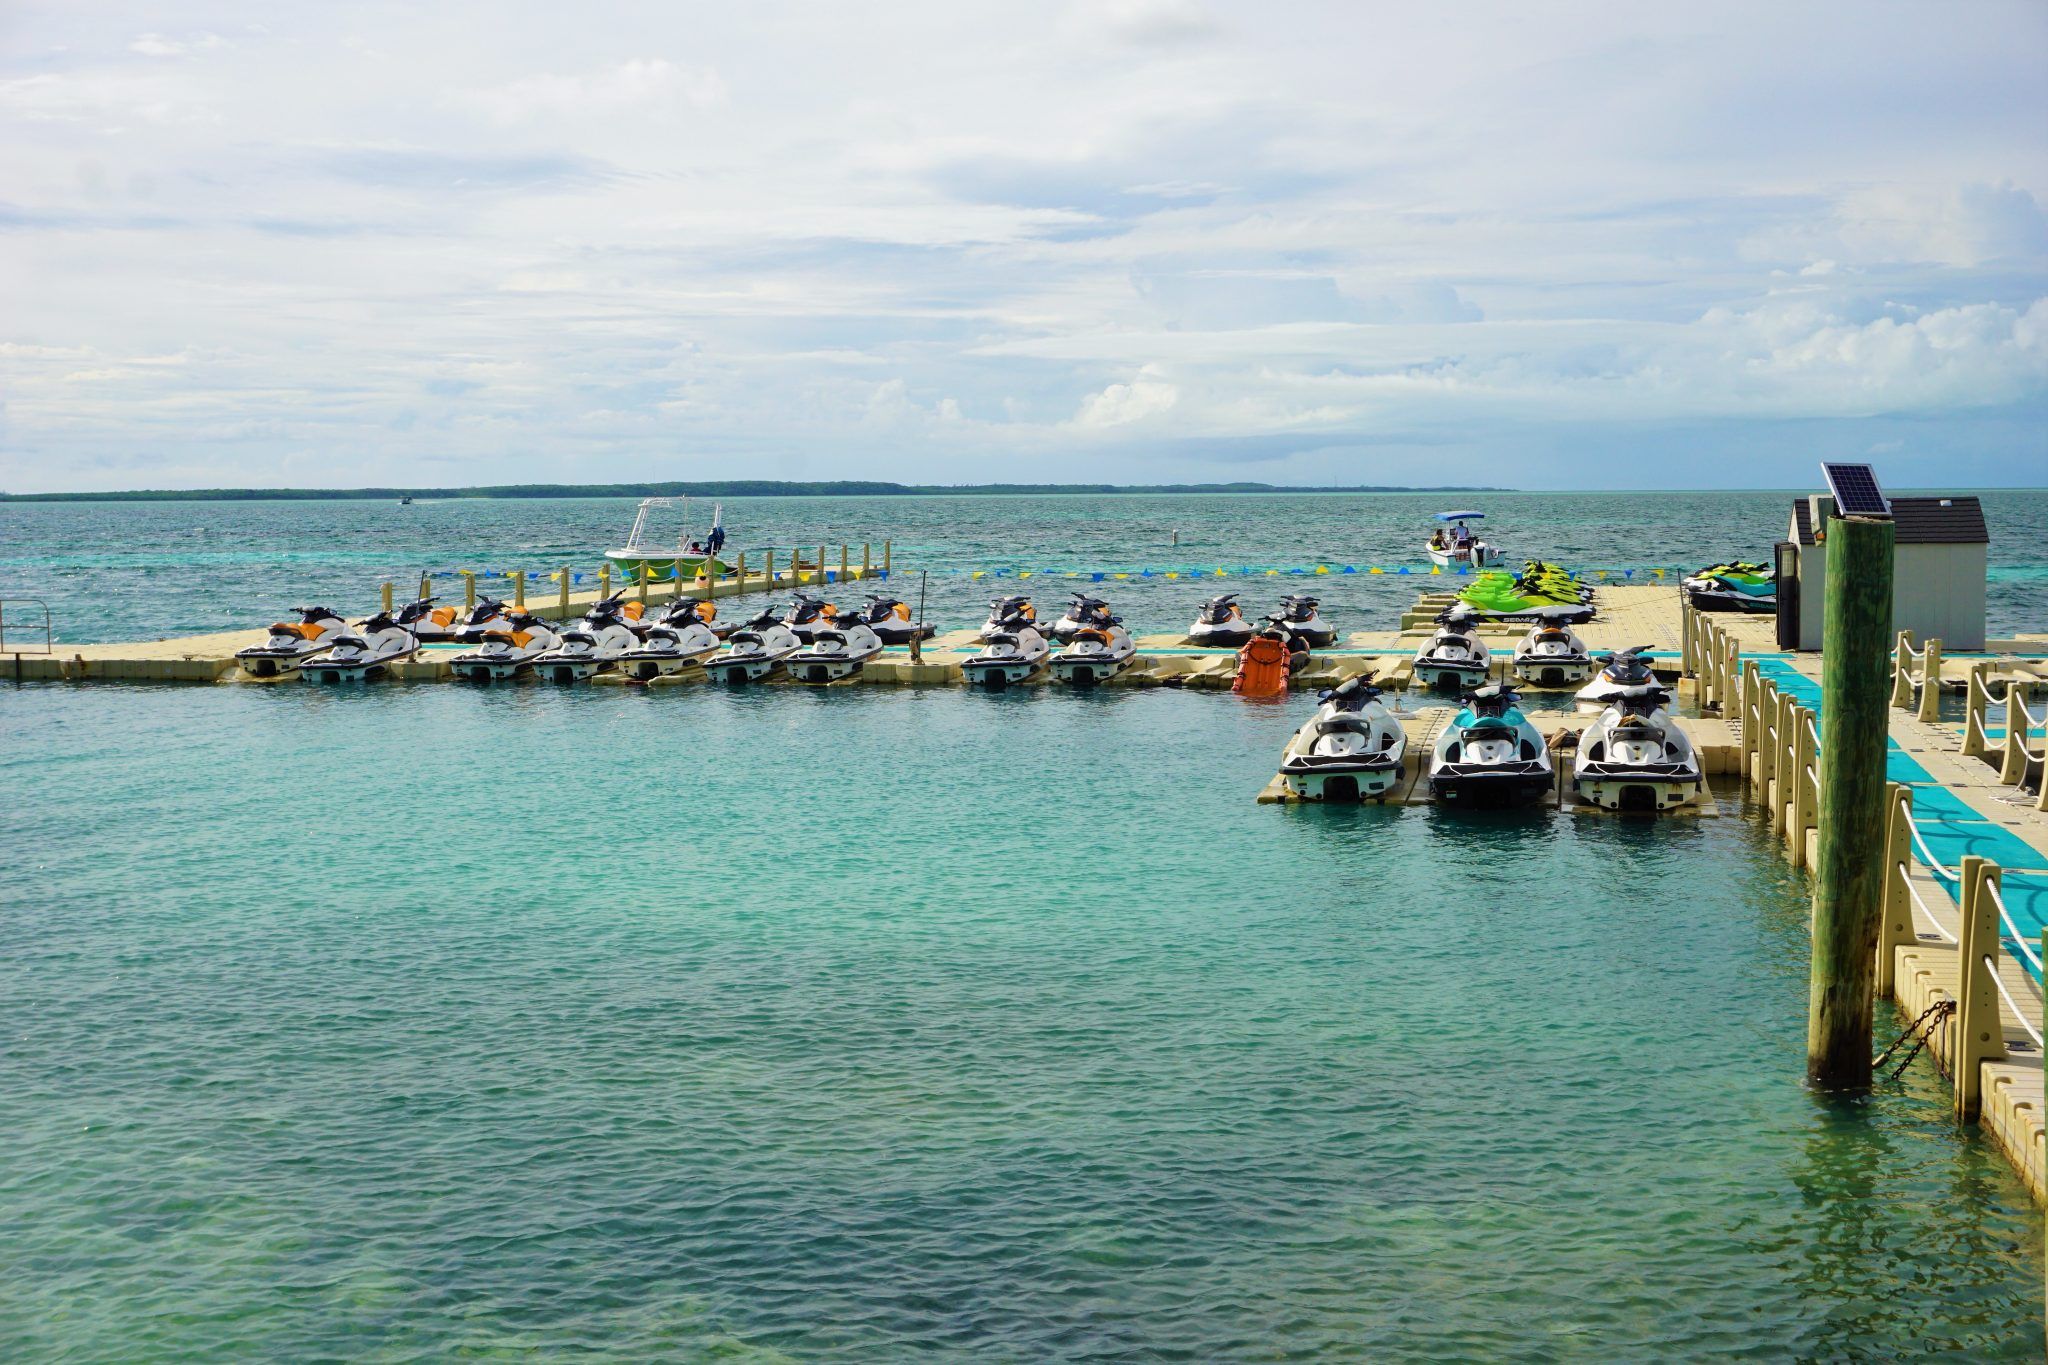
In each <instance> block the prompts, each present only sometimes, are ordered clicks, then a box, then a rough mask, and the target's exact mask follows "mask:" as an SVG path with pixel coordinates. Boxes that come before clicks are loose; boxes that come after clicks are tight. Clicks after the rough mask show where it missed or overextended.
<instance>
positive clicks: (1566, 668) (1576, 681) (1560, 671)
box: [1515, 654, 1593, 687]
mask: <svg viewBox="0 0 2048 1365" xmlns="http://www.w3.org/2000/svg"><path fill="white" fill-rule="evenodd" d="M1515 676H1516V677H1518V678H1520V679H1521V680H1522V681H1523V682H1525V683H1527V684H1529V686H1531V687H1578V686H1581V685H1582V684H1584V683H1585V682H1587V681H1588V680H1589V679H1591V678H1592V676H1593V661H1592V659H1591V658H1589V657H1587V656H1586V655H1583V654H1581V655H1577V656H1572V655H1545V654H1534V655H1530V656H1528V657H1526V658H1520V659H1516V660H1515Z"/></svg>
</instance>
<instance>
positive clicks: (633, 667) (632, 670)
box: [618, 649, 713, 682]
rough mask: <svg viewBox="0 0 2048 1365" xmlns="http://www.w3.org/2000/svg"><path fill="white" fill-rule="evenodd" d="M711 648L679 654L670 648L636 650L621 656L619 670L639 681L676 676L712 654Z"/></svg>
mask: <svg viewBox="0 0 2048 1365" xmlns="http://www.w3.org/2000/svg"><path fill="white" fill-rule="evenodd" d="M712 652H713V651H711V650H708V649H706V650H699V651H697V652H695V653H690V654H679V653H675V652H672V651H669V650H651V649H643V650H636V651H634V652H633V653H631V654H622V655H620V656H619V662H618V667H619V671H620V672H622V673H624V674H625V675H626V676H627V677H629V678H633V679H635V680H637V681H639V682H652V681H654V679H656V678H669V677H674V676H675V675H676V674H678V673H681V672H683V671H684V670H686V669H689V668H694V667H695V666H696V665H698V664H700V663H702V662H704V660H705V659H707V658H709V657H710V656H711V654H712Z"/></svg>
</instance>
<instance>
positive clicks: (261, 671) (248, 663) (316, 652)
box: [235, 645, 327, 678]
mask: <svg viewBox="0 0 2048 1365" xmlns="http://www.w3.org/2000/svg"><path fill="white" fill-rule="evenodd" d="M326 652H327V646H325V645H322V646H320V647H319V648H317V649H307V650H290V649H266V648H264V647H263V646H261V645H258V646H256V647H255V648H253V649H245V650H242V651H241V652H240V653H238V654H236V655H235V662H236V663H238V664H240V665H241V666H242V670H243V672H245V673H247V674H248V675H249V676H250V677H252V678H276V677H282V676H283V675H284V674H286V673H289V672H291V671H292V670H294V669H297V668H303V667H305V665H306V663H307V661H308V660H310V659H314V658H317V657H319V656H320V655H321V654H324V653H326Z"/></svg>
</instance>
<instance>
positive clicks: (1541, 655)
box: [1515, 617, 1593, 687]
mask: <svg viewBox="0 0 2048 1365" xmlns="http://www.w3.org/2000/svg"><path fill="white" fill-rule="evenodd" d="M1515 676H1516V677H1518V678H1520V679H1521V680H1522V681H1523V682H1525V683H1528V684H1529V685H1530V686H1531V687H1577V686H1578V685H1579V684H1580V683H1583V682H1585V681H1586V680H1587V679H1588V678H1590V677H1592V676H1593V656H1592V655H1591V654H1589V653H1588V652H1587V651H1586V642H1585V641H1584V640H1581V639H1580V638H1579V633H1578V632H1577V631H1575V630H1573V629H1572V628H1571V626H1570V625H1568V624H1567V623H1565V622H1563V621H1559V620H1553V619H1550V618H1547V617H1546V618H1542V619H1539V620H1538V621H1537V622H1536V624H1535V625H1533V626H1531V627H1529V633H1528V634H1527V635H1524V636H1523V637H1522V640H1521V643H1520V644H1518V645H1516V646H1515Z"/></svg>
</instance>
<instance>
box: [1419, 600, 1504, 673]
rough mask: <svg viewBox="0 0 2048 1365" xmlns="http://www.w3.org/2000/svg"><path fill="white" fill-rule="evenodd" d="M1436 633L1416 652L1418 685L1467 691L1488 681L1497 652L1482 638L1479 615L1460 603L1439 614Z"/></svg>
mask: <svg viewBox="0 0 2048 1365" xmlns="http://www.w3.org/2000/svg"><path fill="white" fill-rule="evenodd" d="M1436 619H1437V628H1436V633H1435V634H1434V635H1432V636H1430V637H1429V638H1428V639H1427V640H1425V641H1423V643H1422V648H1420V649H1418V650H1416V651H1415V685H1416V686H1417V687H1422V688H1436V689H1442V690H1444V691H1463V690H1465V689H1467V688H1472V687H1477V686H1478V685H1479V684H1480V683H1483V682H1485V681H1486V675H1487V674H1488V672H1489V671H1491V670H1492V668H1493V651H1491V650H1489V649H1488V648H1487V647H1486V642H1485V641H1484V640H1482V639H1480V638H1479V634H1478V627H1479V613H1478V612H1476V611H1474V610H1472V608H1470V607H1468V606H1466V605H1465V604H1464V603H1462V602H1460V603H1457V604H1455V605H1453V606H1449V607H1446V608H1445V609H1444V610H1443V611H1441V612H1439V613H1438V614H1437V618H1436Z"/></svg>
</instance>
